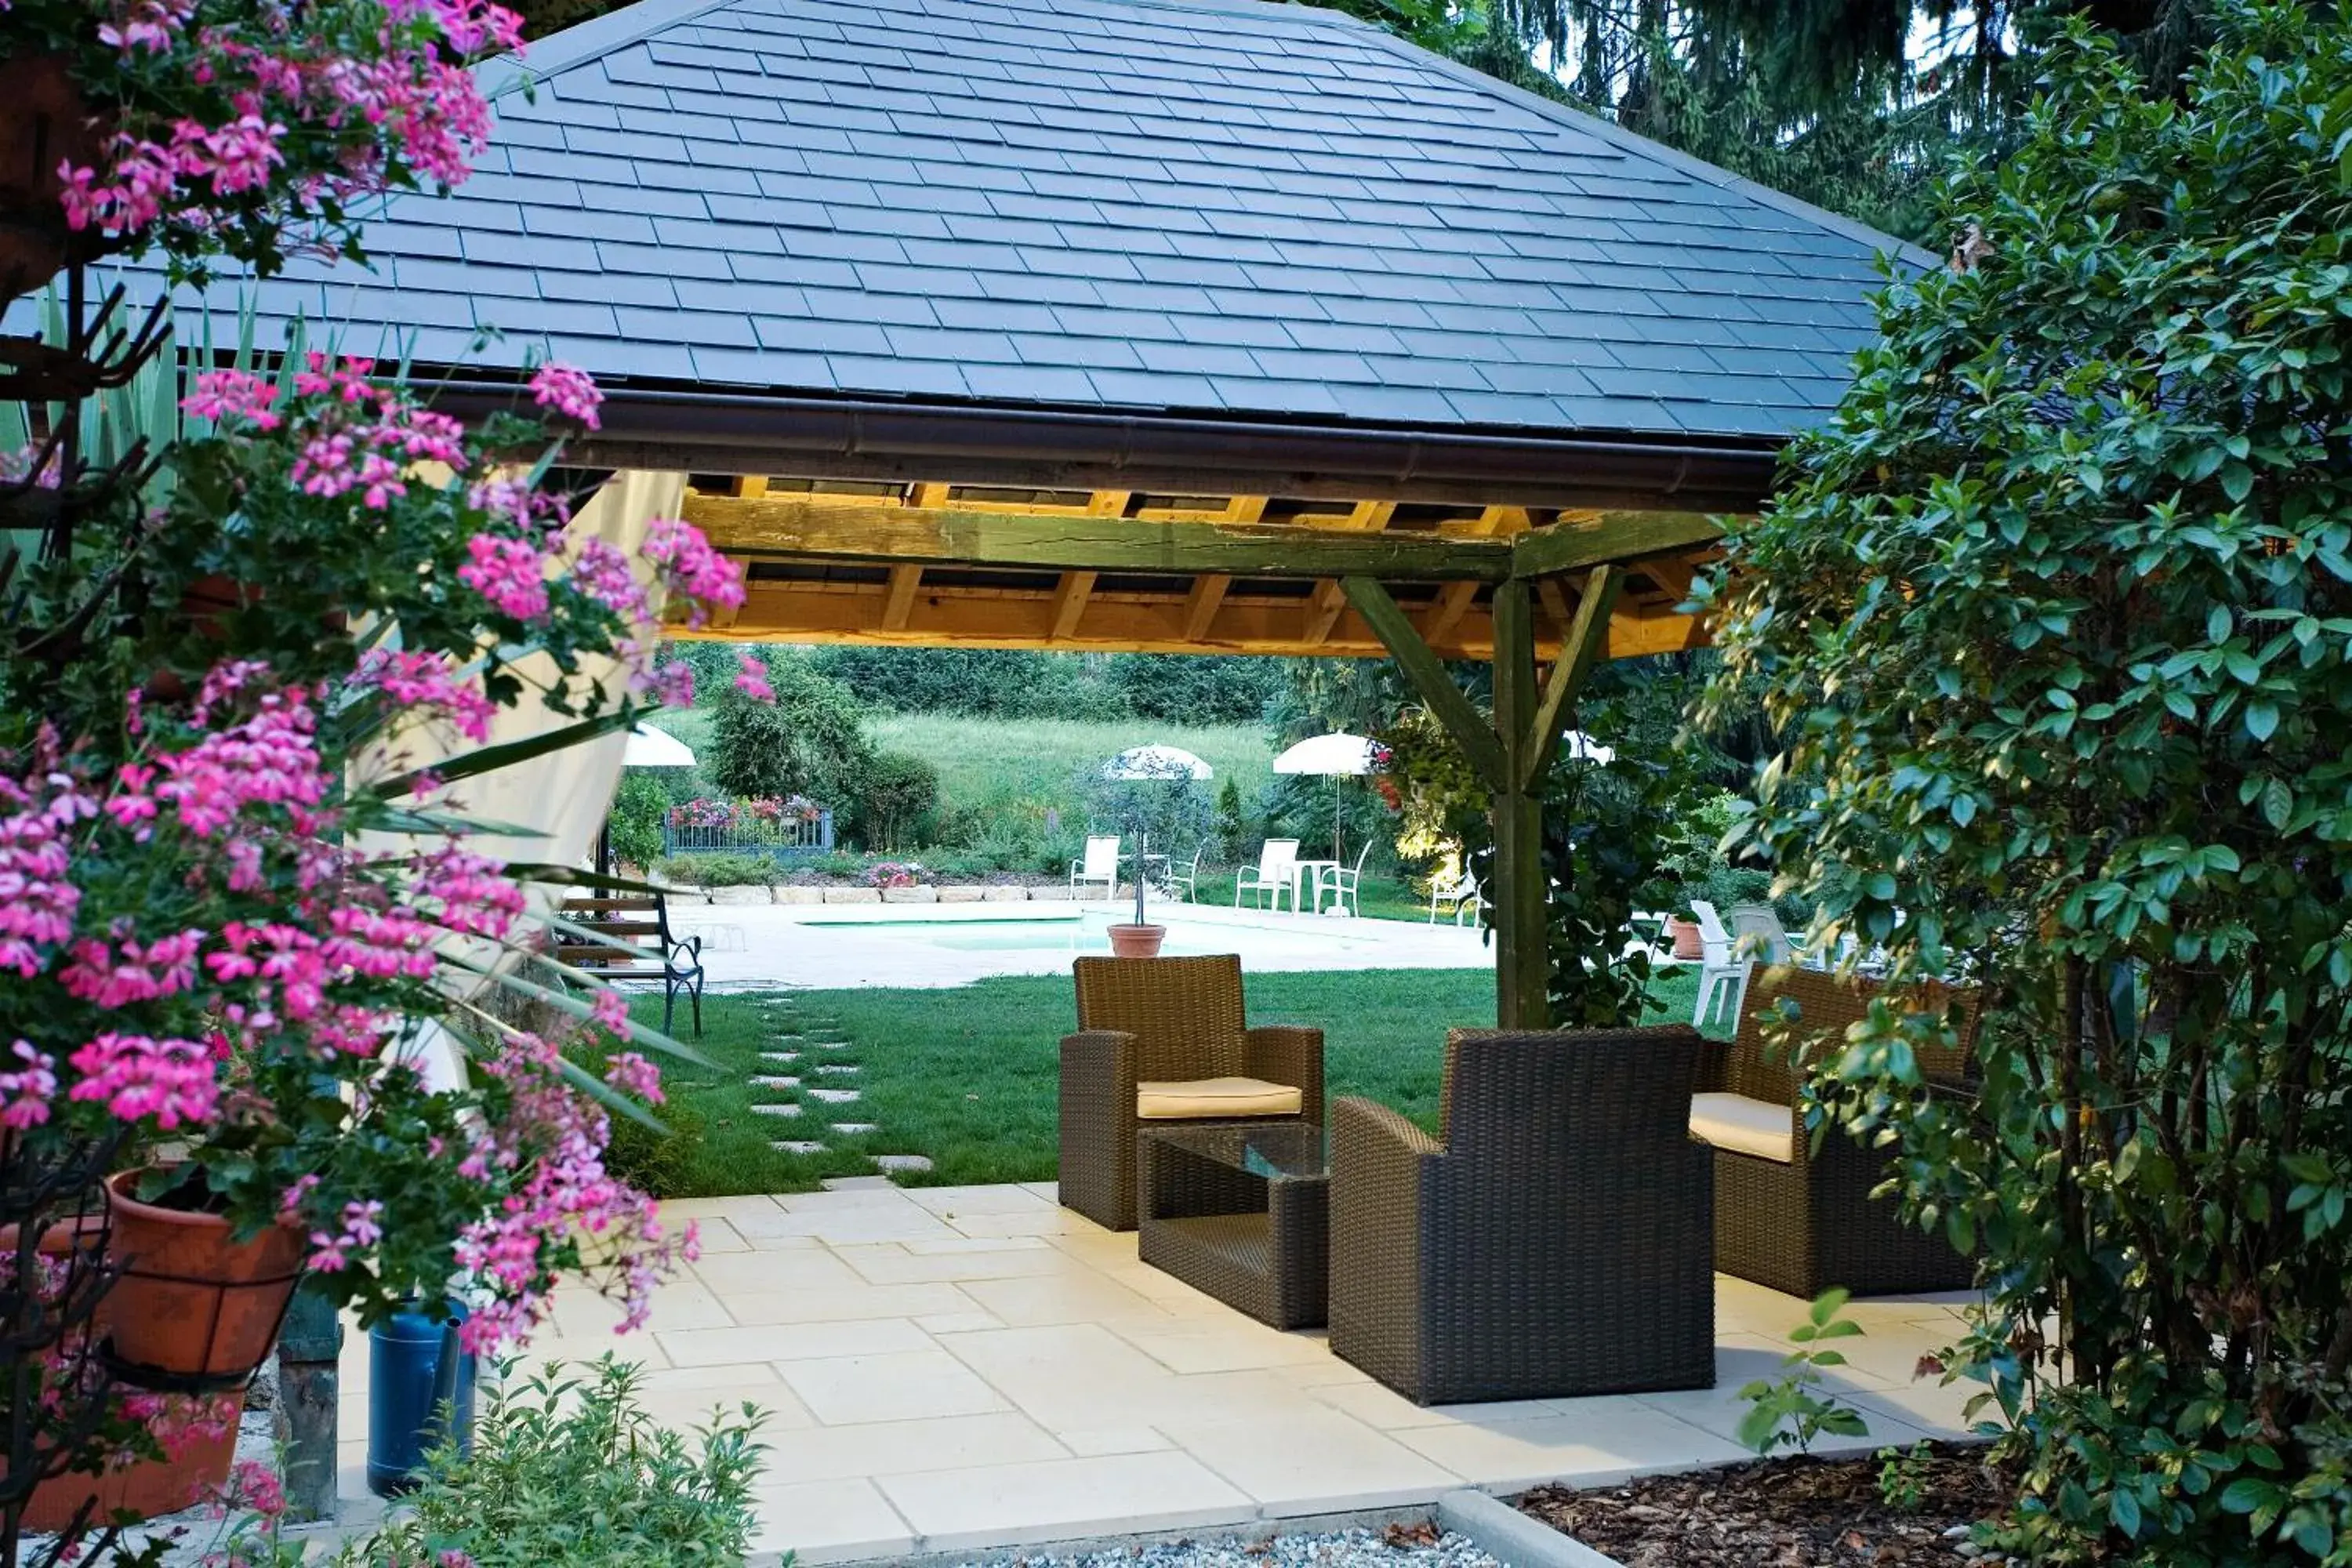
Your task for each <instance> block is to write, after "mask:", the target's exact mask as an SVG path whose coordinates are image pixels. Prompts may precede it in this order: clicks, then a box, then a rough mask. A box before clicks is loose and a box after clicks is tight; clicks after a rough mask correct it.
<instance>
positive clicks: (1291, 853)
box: [1234, 838, 1298, 914]
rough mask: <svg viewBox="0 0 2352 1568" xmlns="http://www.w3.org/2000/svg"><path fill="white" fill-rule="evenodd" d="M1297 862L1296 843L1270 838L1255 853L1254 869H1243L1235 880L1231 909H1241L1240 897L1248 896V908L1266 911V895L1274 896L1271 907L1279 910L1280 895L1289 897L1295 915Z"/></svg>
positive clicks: (1295, 840)
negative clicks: (1246, 894) (1232, 907)
mask: <svg viewBox="0 0 2352 1568" xmlns="http://www.w3.org/2000/svg"><path fill="white" fill-rule="evenodd" d="M1297 861H1298V840H1297V839H1296V838H1269V839H1267V840H1266V841H1265V845H1264V846H1263V847H1261V848H1260V849H1259V850H1258V852H1257V865H1256V866H1255V868H1252V867H1248V866H1244V867H1243V868H1241V869H1240V871H1238V872H1236V873H1235V874H1234V908H1235V909H1240V908H1241V907H1242V893H1243V891H1244V889H1246V890H1247V891H1248V892H1249V895H1250V907H1251V908H1253V909H1261V910H1262V909H1264V908H1265V898H1266V895H1267V894H1268V893H1271V894H1273V895H1274V907H1275V909H1276V910H1277V911H1279V910H1281V908H1282V895H1283V894H1285V893H1288V894H1289V895H1290V912H1291V913H1292V914H1297V912H1298V876H1297V871H1296V870H1295V869H1294V868H1295V867H1296V866H1297Z"/></svg>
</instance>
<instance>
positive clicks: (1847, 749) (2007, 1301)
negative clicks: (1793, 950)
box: [1709, 8, 2352, 1568]
mask: <svg viewBox="0 0 2352 1568" xmlns="http://www.w3.org/2000/svg"><path fill="white" fill-rule="evenodd" d="M2221 29H2222V36H2223V42H2222V43H2221V44H2220V45H2219V46H2217V47H2216V49H2215V50H2214V51H2213V52H2212V53H2211V54H2210V55H2209V56H2207V57H2206V58H2204V59H2203V60H2202V61H2200V64H2199V65H2198V66H2197V67H2196V68H2195V69H2194V70H2193V71H2192V72H2191V73H2190V76H2189V79H2188V81H2187V82H2186V83H2185V85H2184V88H2183V90H2182V91H2180V92H2179V93H2175V92H2173V91H2171V90H2168V86H2169V84H2162V83H2151V82H2148V81H2146V80H2143V79H2140V78H2139V77H2138V75H2137V73H2136V72H2135V70H2134V69H2133V68H2131V67H2129V66H2127V65H2126V63H2125V62H2124V61H2123V60H2122V59H2121V58H2119V57H2118V56H2117V54H2116V51H2115V50H2114V49H2113V48H2112V47H2109V46H2107V45H2105V44H2103V43H2099V42H2096V41H2095V39H2094V37H2093V35H2092V34H2091V33H2090V32H2089V31H2088V30H2087V29H2085V28H2084V27H2083V26H2080V25H2079V24H2070V26H2069V28H2068V30H2067V32H2066V34H2065V36H2064V37H2063V41H2062V42H2061V44H2060V45H2059V47H2056V48H2055V49H2053V51H2052V52H2051V54H2050V55H2049V57H2048V60H2049V70H2050V76H2049V78H2048V79H2047V81H2046V83H2045V88H2044V96H2043V97H2042V99H2041V100H2038V101H2037V103H2036V104H2035V106H2034V107H2033V110H2032V112H2031V114H2030V115H2029V116H2028V117H2027V120H2026V121H2025V125H2024V135H2023V138H2022V140H2021V142H2020V144H2019V145H2018V146H2017V147H2016V149H2015V150H2014V151H2013V153H2011V155H2010V156H2009V157H2007V158H2005V159H2004V160H2002V161H2001V162H2000V163H1998V164H1987V165H1984V166H1981V167H1972V168H1965V169H1962V170H1960V171H1958V173H1957V174H1956V175H1955V176H1954V178H1953V180H1952V182H1951V184H1950V185H1949V187H1948V190H1947V191H1946V193H1945V200H1946V202H1947V204H1948V212H1949V215H1950V216H1951V219H1952V223H1953V232H1954V233H1956V234H1957V235H1960V236H1963V237H1965V244H1964V245H1963V247H1962V253H1961V255H1960V258H1959V264H1958V265H1957V266H1955V267H1953V268H1937V269H1935V270H1932V271H1929V272H1927V273H1925V274H1923V275H1921V276H1919V277H1917V278H1916V279H1906V280H1903V281H1899V282H1897V283H1896V284H1895V286H1894V287H1892V288H1891V289H1889V291H1888V292H1887V294H1886V296H1885V300H1884V303H1883V305H1882V307H1881V318H1880V331H1881V333H1882V339H1881V342H1879V343H1878V344H1877V345H1876V346H1874V347H1873V348H1871V349H1869V350H1867V351H1865V353H1864V355H1863V356H1862V359H1861V362H1860V374H1859V378H1858V380H1857V382H1856V384H1855V385H1854V387H1853V391H1852V392H1851V393H1850V394H1849V395H1848V396H1847V398H1846V399H1845V402H1844V404H1843V407H1842V408H1841V409H1840V411H1839V413H1838V415H1837V416H1836V417H1835V418H1834V420H1833V421H1832V423H1831V424H1830V425H1829V426H1826V427H1824V428H1823V429H1822V430H1820V431H1817V432H1815V433H1813V434H1811V435H1810V436H1808V437H1804V438H1802V439H1801V442H1800V443H1799V445H1798V446H1797V447H1796V448H1795V450H1794V452H1793V454H1792V461H1791V468H1790V473H1791V480H1792V482H1791V485H1790V489H1789V490H1788V492H1787V493H1786V494H1785V495H1784V496H1783V497H1782V498H1781V500H1780V501H1779V502H1778V504H1776V505H1775V506H1774V507H1772V508H1771V509H1770V510H1769V511H1768V513H1767V514H1766V515H1765V516H1763V517H1762V518H1760V519H1758V520H1755V521H1752V522H1749V523H1746V524H1742V525H1740V526H1738V527H1737V528H1736V529H1735V530H1734V531H1733V534H1732V538H1731V544H1730V552H1731V553H1730V558H1729V560H1728V562H1727V573H1726V576H1725V578H1724V581H1723V585H1721V586H1720V587H1718V588H1717V589H1716V590H1715V595H1716V596H1717V599H1718V602H1719V604H1720V605H1721V615H1720V618H1719V626H1720V631H1719V642H1720V645H1721V646H1722V647H1723V648H1724V650H1725V656H1726V661H1727V662H1726V669H1725V674H1726V676H1727V678H1728V679H1731V680H1738V679H1743V678H1745V679H1748V681H1750V682H1751V684H1750V685H1749V688H1748V689H1750V690H1760V691H1761V692H1762V693H1763V694H1764V700H1765V701H1766V703H1767V709H1768V712H1769V715H1770V717H1771V718H1772V719H1773V720H1774V721H1775V722H1776V724H1777V725H1778V726H1779V729H1780V734H1781V736H1782V737H1783V739H1782V748H1783V749H1782V752H1781V754H1780V755H1779V756H1778V757H1777V758H1775V759H1774V761H1773V763H1772V764H1771V765H1770V767H1769V769H1768V770H1767V772H1766V773H1765V775H1764V778H1765V784H1766V788H1765V790H1764V793H1763V797H1762V799H1761V801H1760V803H1759V812H1758V815H1757V817H1756V820H1755V824H1754V833H1755V836H1756V837H1758V838H1759V839H1760V840H1761V842H1762V843H1763V844H1764V845H1765V846H1766V847H1768V848H1769V849H1770V850H1772V851H1773V852H1774V854H1775V855H1776V857H1777V858H1778V862H1779V864H1780V865H1781V866H1783V867H1784V868H1787V869H1789V870H1790V872H1792V873H1793V874H1795V875H1797V876H1798V877H1799V879H1800V880H1801V884H1802V885H1803V886H1804V887H1805V888H1806V889H1807V890H1808V891H1809V892H1810V893H1811V895H1812V896H1814V897H1815V898H1816V899H1817V900H1819V901H1820V906H1821V907H1820V913H1819V915H1818V916H1817V917H1816V920H1815V922H1814V927H1815V931H1816V933H1817V940H1818V937H1825V936H1828V935H1830V934H1832V933H1835V932H1839V931H1851V932H1853V933H1854V934H1856V935H1857V936H1859V937H1861V938H1862V939H1864V941H1868V942H1880V943H1883V944H1884V945H1885V948H1886V950H1887V952H1888V954H1889V959H1890V963H1891V972H1892V973H1893V974H1894V975H1895V977H1897V978H1898V979H1900V978H1916V977H1930V976H1948V977H1951V978H1954V979H1958V980H1961V981H1963V982H1965V983H1966V984H1970V985H1972V986H1975V987H1978V988H1979V989H1980V990H1981V992H1982V994H1983V996H1984V999H1985V1017H1984V1021H1983V1024H1982V1026H1981V1028H1980V1032H1979V1039H1978V1055H1979V1066H1980V1069H1981V1073H1982V1093H1981V1100H1980V1102H1979V1103H1977V1104H1976V1105H1974V1106H1973V1107H1969V1108H1965V1110H1964V1107H1963V1106H1962V1104H1961V1103H1959V1102H1957V1101H1955V1100H1950V1099H1948V1098H1946V1097H1941V1096H1933V1095H1929V1094H1928V1093H1927V1092H1926V1091H1925V1090H1924V1089H1922V1088H1921V1085H1920V1071H1919V1066H1918V1063H1919V1049H1920V1047H1921V1046H1922V1044H1924V1043H1925V1042H1926V1041H1927V1039H1928V1038H1930V1037H1937V1036H1940V1035H1943V1034H1944V1033H1945V1030H1944V1027H1943V1025H1942V1021H1941V1019H1940V1018H1939V1017H1938V1016H1937V1015H1936V1014H1935V1013H1932V1012H1931V1013H1925V1014H1911V1015H1908V1016H1906V1015H1902V1014H1898V1013H1895V1012H1890V1011H1886V1010H1879V1011H1877V1012H1874V1014H1873V1016H1871V1018H1870V1019H1868V1020H1866V1022H1865V1025H1864V1027H1862V1028H1860V1029H1858V1030H1856V1031H1855V1032H1854V1033H1853V1035H1852V1036H1851V1037H1849V1038H1848V1039H1846V1040H1844V1041H1842V1042H1836V1043H1835V1044H1834V1045H1833V1046H1832V1050H1831V1052H1830V1053H1829V1055H1828V1058H1827V1061H1826V1063H1825V1070H1824V1072H1823V1073H1822V1076H1821V1078H1820V1079H1819V1080H1818V1083H1817V1090H1818V1092H1819V1093H1820V1094H1821V1095H1822V1096H1823V1097H1824V1098H1825V1100H1827V1101H1828V1103H1829V1105H1830V1107H1831V1110H1832V1114H1833V1115H1835V1116H1837V1117H1838V1118H1840V1119H1842V1120H1843V1121H1847V1122H1848V1123H1849V1124H1850V1125H1852V1126H1853V1128H1855V1129H1856V1130H1857V1131H1865V1132H1868V1133H1869V1134H1871V1135H1872V1136H1874V1137H1876V1138H1878V1139H1880V1140H1881V1141H1882V1142H1886V1143H1888V1144H1889V1145H1890V1146H1891V1150H1890V1152H1899V1156H1900V1157H1899V1159H1897V1160H1895V1163H1894V1164H1893V1165H1892V1167H1891V1174H1892V1176H1893V1177H1894V1179H1895V1184H1896V1185H1897V1186H1898V1188H1899V1190H1900V1191H1901V1192H1902V1194H1904V1195H1905V1196H1906V1198H1907V1200H1908V1202H1909V1203H1910V1205H1912V1209H1913V1212H1915V1213H1916V1215H1917V1216H1918V1217H1919V1218H1920V1219H1921V1220H1923V1221H1927V1222H1932V1223H1935V1224H1937V1225H1941V1226H1948V1228H1949V1230H1950V1233H1951V1234H1952V1236H1953V1237H1954V1238H1955V1239H1956V1240H1958V1241H1959V1242H1961V1243H1962V1244H1964V1245H1965V1244H1968V1243H1971V1242H1974V1243H1979V1244H1981V1246H1982V1247H1983V1248H1984V1253H1985V1258H1986V1262H1987V1268H1986V1269H1985V1283H1986V1285H1987V1286H1988V1288H1989V1289H1990V1300H1989V1304H1988V1306H1987V1307H1986V1309H1985V1310H1984V1311H1983V1312H1982V1314H1981V1316H1980V1318H1979V1321H1977V1322H1976V1323H1975V1324H1974V1325H1973V1328H1972V1331H1971V1332H1970V1333H1969V1336H1968V1338H1967V1340H1966V1341H1965V1342H1963V1343H1962V1344H1961V1345H1960V1346H1959V1347H1958V1352H1957V1360H1956V1362H1955V1363H1954V1364H1955V1365H1956V1367H1957V1369H1958V1371H1959V1372H1960V1373H1964V1374H1965V1375H1969V1376H1971V1377H1974V1378H1979V1379H1982V1380H1984V1381H1985V1382H1986V1383H1987V1384H1988V1385H1989V1387H1990V1392H1991V1395H1992V1397H1993V1398H1994V1399H1995V1400H1996V1401H1997V1407H1998V1411H1999V1413H2000V1415H2003V1416H2005V1417H2006V1418H2007V1420H2008V1421H2009V1422H2010V1423H2011V1427H2012V1434H2013V1435H2012V1436H2011V1440H2010V1441H2009V1443H2008V1444H2007V1447H2008V1449H2009V1451H2010V1453H2011V1456H2012V1457H2014V1458H2016V1459H2018V1460H2019V1461H2020V1464H2021V1476H2022V1479H2021V1489H2020V1494H2019V1497H2018V1499H2017V1502H2016V1505H2015V1507H2014V1510H2012V1512H2011V1517H2010V1519H2009V1520H2008V1521H2007V1524H2006V1528H2005V1529H2004V1530H2003V1531H2001V1532H2000V1536H1999V1537H1998V1538H1997V1540H1995V1541H1994V1542H1989V1543H1988V1544H1991V1545H1995V1546H1997V1548H1998V1549H1999V1550H2000V1551H2001V1552H2008V1553H2011V1554H2012V1555H2015V1556H2018V1557H2021V1558H2025V1559H2027V1560H2030V1561H2032V1562H2035V1563H2163V1564H2192V1563H2193V1564H2199V1565H2217V1568H2252V1565H2253V1564H2257V1563H2260V1564H2269V1565H2275V1568H2294V1565H2295V1564H2305V1565H2310V1564H2319V1563H2326V1564H2339V1563H2344V1562H2346V1561H2347V1541H2352V1414H2347V1394H2346V1387H2347V1372H2352V939H2347V928H2352V755H2347V751H2346V745H2345V737H2346V736H2347V734H2352V587H2347V584H2352V488H2347V479H2346V475H2347V468H2346V461H2345V435H2344V432H2345V431H2346V429H2347V421H2352V382H2347V372H2346V363H2347V362H2346V355H2347V348H2352V330H2347V321H2352V278H2347V269H2346V268H2345V264H2344V236H2345V235H2346V234H2347V232H2352V185H2347V182H2346V180H2345V178H2344V170H2343V166H2342V164H2341V163H2339V158H2340V155H2341V149H2342V148H2343V146H2344V145H2345V143H2346V140H2347V132H2352V100H2347V98H2346V96H2345V92H2344V83H2345V82H2346V81H2347V79H2352V19H2347V18H2346V17H2345V16H2343V15H2342V14H2341V13H2340V12H2339V13H2334V14H2331V15H2330V16H2328V18H2327V19H2326V20H2325V21H2316V20H2315V19H2313V18H2312V17H2311V16H2307V15H2305V13H2303V12H2301V11H2298V10H2294V9H2284V8H2282V9H2277V10H2270V9H2263V10H2255V11H2250V10H2242V9H2226V10H2224V12H2223V14H2222V16H2221ZM1823 693H1828V694H1830V696H1829V697H1828V698H1827V699H1825V698H1824V697H1823V695H1822V694H1823ZM1729 700H1733V694H1732V691H1731V689H1729V688H1728V687H1726V688H1724V689H1719V690H1717V691H1716V692H1713V693H1711V694H1710V697H1709V703H1710V706H1711V707H1717V708H1720V707H1721V706H1723V705H1724V704H1725V703H1726V702H1727V701H1729ZM1831 1135H1832V1136H1834V1135H1836V1134H1835V1133H1834V1132H1832V1134H1831ZM2053 1325H2054V1326H2055V1327H2054V1331H2053Z"/></svg>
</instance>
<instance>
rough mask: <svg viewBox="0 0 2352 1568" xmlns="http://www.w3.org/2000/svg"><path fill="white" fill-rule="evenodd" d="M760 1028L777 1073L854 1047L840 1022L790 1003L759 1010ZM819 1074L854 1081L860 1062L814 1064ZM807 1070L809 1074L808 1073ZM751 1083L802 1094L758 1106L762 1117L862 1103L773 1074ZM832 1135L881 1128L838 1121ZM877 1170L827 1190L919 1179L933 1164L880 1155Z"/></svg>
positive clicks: (814, 1149) (794, 1141)
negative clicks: (806, 1058)
mask: <svg viewBox="0 0 2352 1568" xmlns="http://www.w3.org/2000/svg"><path fill="white" fill-rule="evenodd" d="M760 1016H761V1023H762V1024H763V1025H764V1026H765V1027H767V1028H768V1029H771V1030H773V1031H774V1033H773V1035H772V1037H770V1040H769V1044H770V1045H771V1046H772V1047H774V1048H772V1049H769V1050H763V1051H761V1052H760V1053H759V1058H760V1060H761V1061H762V1062H767V1063H772V1064H774V1065H775V1066H777V1067H803V1063H802V1058H803V1054H804V1053H806V1052H808V1051H811V1050H817V1051H825V1052H834V1051H846V1050H849V1049H851V1048H852V1042H851V1040H850V1039H849V1038H848V1037H847V1036H846V1035H845V1034H844V1033H843V1032H842V1027H841V1020H840V1019H839V1018H835V1017H814V1016H806V1017H804V1016H802V1014H801V1012H800V1010H799V1008H798V1007H797V1006H796V1005H794V1004H793V1002H791V1001H790V1000H786V1001H783V1002H781V1003H771V1004H768V1005H763V1006H762V1007H761V1010H760ZM814 1066H815V1069H816V1072H817V1073H818V1074H819V1075H821V1076H823V1077H825V1078H828V1079H835V1080H838V1079H846V1078H852V1077H855V1076H856V1074H857V1073H858V1072H859V1071H860V1070H861V1069H860V1067H859V1064H857V1063H856V1062H845V1061H826V1062H819V1063H816V1064H814ZM803 1070H805V1068H803ZM749 1082H750V1083H751V1085H752V1087H754V1088H757V1089H789V1090H793V1091H795V1092H796V1093H797V1096H798V1100H797V1102H792V1103H786V1102H779V1103H775V1104H768V1105H754V1106H752V1107H751V1110H752V1111H753V1112H754V1113H756V1114H758V1115H761V1116H776V1117H797V1116H799V1115H800V1114H801V1111H802V1108H803V1105H804V1104H806V1103H808V1102H810V1101H814V1102H816V1103H817V1104H818V1105H820V1106H824V1107H832V1106H842V1105H849V1104H853V1103H855V1102H856V1101H857V1100H859V1099H860V1098H862V1097H861V1096H860V1095H859V1093H858V1091H857V1090H856V1089H814V1088H807V1087H803V1079H801V1078H800V1077H798V1076H796V1075H793V1074H788V1073H780V1072H773V1071H761V1072H755V1073H753V1074H752V1075H751V1078H750V1079H749ZM830 1125H831V1127H832V1130H833V1131H835V1133H837V1134H839V1135H840V1136H842V1137H845V1138H859V1137H864V1136H866V1135H867V1134H870V1133H875V1132H879V1131H881V1130H882V1129H881V1125H880V1123H878V1122H873V1121H835V1122H833V1123H831V1124H830ZM768 1146H769V1147H770V1148H772V1149H773V1150H775V1151H776V1152H778V1153H780V1154H802V1155H806V1154H822V1153H824V1152H825V1149H826V1145H825V1144H824V1143H823V1142H819V1141H817V1140H815V1139H810V1138H779V1139H774V1140H772V1141H771V1142H770V1143H769V1145H768ZM870 1158H871V1159H872V1161H873V1163H874V1168H875V1169H876V1170H877V1171H878V1172H880V1173H881V1174H879V1175H874V1176H855V1177H836V1178H834V1179H832V1180H829V1181H827V1182H826V1183H825V1184H824V1185H825V1186H827V1187H829V1188H830V1187H837V1186H842V1185H851V1184H854V1185H859V1186H866V1185H873V1184H881V1183H885V1182H887V1181H888V1180H889V1178H890V1176H892V1175H894V1174H907V1175H915V1174H920V1173H924V1172H928V1171H929V1170H930V1169H931V1168H932V1164H931V1161H930V1158H929V1156H928V1155H923V1154H876V1155H872V1156H870Z"/></svg>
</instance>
